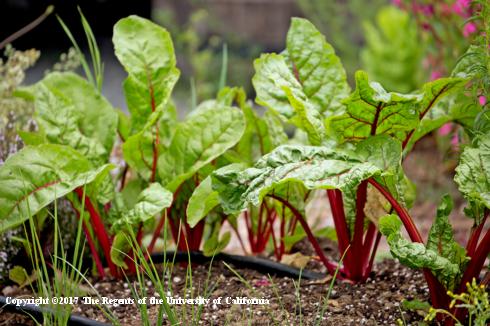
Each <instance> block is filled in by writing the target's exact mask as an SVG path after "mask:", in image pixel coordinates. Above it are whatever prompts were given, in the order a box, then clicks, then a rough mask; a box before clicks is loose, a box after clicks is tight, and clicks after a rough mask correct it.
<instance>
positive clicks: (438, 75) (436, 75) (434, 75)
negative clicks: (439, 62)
mask: <svg viewBox="0 0 490 326" xmlns="http://www.w3.org/2000/svg"><path fill="white" fill-rule="evenodd" d="M441 77H442V73H441V72H440V71H438V70H434V71H432V72H431V73H430V80H436V79H439V78H441Z"/></svg>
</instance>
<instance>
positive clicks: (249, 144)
mask: <svg viewBox="0 0 490 326" xmlns="http://www.w3.org/2000/svg"><path fill="white" fill-rule="evenodd" d="M242 111H243V114H244V117H245V122H246V128H245V132H244V133H243V136H242V138H241V139H240V141H239V142H238V144H237V146H236V151H237V153H238V154H239V155H240V158H241V160H242V161H243V162H247V163H248V164H253V163H254V162H255V161H257V159H259V158H260V157H261V156H262V155H265V154H267V153H269V152H270V151H272V150H273V149H274V148H276V147H277V146H279V144H283V143H285V142H286V141H287V139H288V136H287V135H286V133H285V132H284V129H283V127H282V124H281V121H280V119H279V118H277V117H276V116H275V115H274V113H271V112H270V111H266V112H265V113H264V116H263V117H259V116H258V115H257V114H256V113H255V111H254V110H253V109H252V108H251V107H250V106H249V105H245V106H244V107H243V108H242Z"/></svg>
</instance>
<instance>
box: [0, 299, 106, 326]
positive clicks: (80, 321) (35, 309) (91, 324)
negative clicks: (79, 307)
mask: <svg viewBox="0 0 490 326" xmlns="http://www.w3.org/2000/svg"><path fill="white" fill-rule="evenodd" d="M2 310H4V311H8V312H11V313H14V314H19V315H26V316H29V317H32V318H34V319H35V320H36V321H37V322H38V323H40V324H42V323H43V319H44V317H43V314H55V312H54V311H53V310H52V309H49V308H41V307H39V306H36V305H32V304H28V305H25V306H17V305H15V304H13V303H7V298H6V297H4V296H0V311H2ZM68 325H70V326H71V325H73V326H110V324H106V323H101V322H100V321H97V320H93V319H89V318H85V317H82V316H78V315H70V318H69V319H68Z"/></svg>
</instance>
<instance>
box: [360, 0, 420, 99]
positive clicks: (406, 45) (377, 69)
mask: <svg viewBox="0 0 490 326" xmlns="http://www.w3.org/2000/svg"><path fill="white" fill-rule="evenodd" d="M376 24H377V27H376V26H374V25H373V24H372V23H370V22H367V21H366V22H364V25H363V27H364V33H365V37H366V47H365V48H364V49H363V51H362V52H361V61H362V66H363V67H364V69H366V71H367V72H368V73H369V74H370V75H371V76H373V78H374V79H376V80H378V81H379V82H380V83H381V84H383V85H386V86H387V88H388V90H391V91H398V92H410V91H413V90H414V89H416V88H417V87H418V86H420V83H421V81H422V79H423V77H425V76H422V75H423V70H421V69H420V64H421V62H422V55H423V51H424V45H423V44H421V40H420V38H419V35H418V31H417V26H416V24H415V22H414V21H412V20H411V19H410V16H409V15H408V14H407V13H406V12H404V11H402V10H400V9H398V8H396V7H393V6H390V7H383V8H382V9H381V10H380V11H379V12H378V14H377V15H376Z"/></svg>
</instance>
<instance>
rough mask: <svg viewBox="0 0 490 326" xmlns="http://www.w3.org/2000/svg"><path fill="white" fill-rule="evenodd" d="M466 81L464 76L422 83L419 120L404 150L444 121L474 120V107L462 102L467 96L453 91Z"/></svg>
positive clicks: (464, 121) (463, 121)
mask: <svg viewBox="0 0 490 326" xmlns="http://www.w3.org/2000/svg"><path fill="white" fill-rule="evenodd" d="M466 82H467V80H466V79H464V78H440V79H437V80H434V81H431V82H428V83H426V84H424V86H423V87H422V92H421V94H422V95H423V97H422V100H421V101H420V103H419V104H418V109H417V110H418V112H419V119H420V122H419V125H418V126H417V128H416V129H415V130H414V131H413V134H412V135H411V138H410V140H409V141H408V143H407V144H406V147H405V148H406V149H405V150H409V149H411V148H412V147H413V145H414V144H415V142H417V141H418V140H419V139H420V138H422V137H423V136H425V135H427V134H428V133H429V132H431V131H433V130H435V129H437V128H439V127H441V126H442V125H443V124H444V123H447V122H450V121H457V122H459V123H462V124H465V123H466V121H468V120H471V121H473V120H474V118H475V115H476V111H475V110H474V108H473V107H469V106H468V105H463V103H462V101H463V102H464V100H465V99H467V97H466V96H465V95H463V96H460V94H459V93H457V92H455V91H456V90H459V89H461V88H462V87H464V85H465V84H466ZM448 95H449V96H448ZM446 96H447V97H446Z"/></svg>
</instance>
